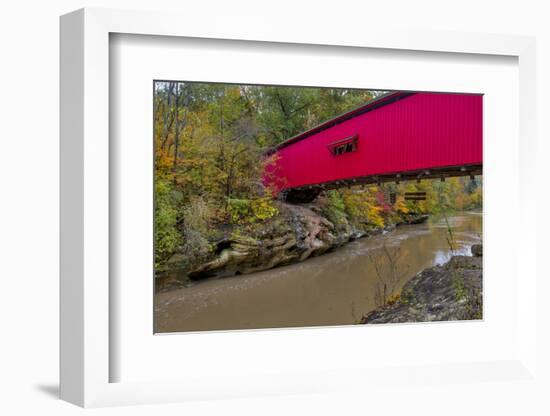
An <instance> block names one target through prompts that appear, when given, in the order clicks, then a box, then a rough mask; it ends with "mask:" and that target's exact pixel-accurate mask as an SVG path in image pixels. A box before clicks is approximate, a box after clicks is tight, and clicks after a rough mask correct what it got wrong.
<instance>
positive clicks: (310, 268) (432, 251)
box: [155, 212, 482, 332]
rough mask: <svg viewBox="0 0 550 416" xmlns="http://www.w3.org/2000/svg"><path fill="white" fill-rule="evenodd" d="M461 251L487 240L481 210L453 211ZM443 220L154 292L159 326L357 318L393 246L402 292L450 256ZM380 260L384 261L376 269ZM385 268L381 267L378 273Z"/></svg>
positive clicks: (368, 306)
mask: <svg viewBox="0 0 550 416" xmlns="http://www.w3.org/2000/svg"><path fill="white" fill-rule="evenodd" d="M448 222H449V225H450V226H451V229H452V232H453V236H454V241H455V254H469V253H470V246H471V245H472V244H475V243H478V242H480V241H481V230H482V215H481V212H462V213H458V214H454V215H451V216H449V217H448ZM447 236H448V227H447V223H446V221H445V219H444V218H430V219H429V220H428V221H427V222H426V223H424V224H418V225H403V226H400V227H398V228H397V229H396V230H394V231H391V232H388V233H385V234H383V235H377V236H374V237H369V238H364V239H360V240H357V241H354V242H351V243H349V244H347V245H345V246H343V247H341V248H339V249H337V250H336V251H334V252H331V253H328V254H325V255H322V256H320V257H315V258H311V259H307V260H306V261H304V262H302V263H297V264H292V265H289V266H284V267H279V268H275V269H271V270H267V271H263V272H258V273H253V274H248V275H241V276H235V277H229V278H224V279H218V280H207V281H203V282H199V283H197V284H195V285H194V286H191V287H183V288H179V289H176V290H172V291H169V292H164V293H158V294H156V295H155V332H182V331H201V330H227V329H250V328H277V327H278V328H280V327H302V326H318V325H345V324H355V323H358V322H359V320H360V319H361V317H362V316H363V315H365V314H366V313H367V312H370V311H371V310H373V309H375V308H376V301H377V296H376V293H377V291H378V292H379V289H380V287H381V284H380V278H379V276H380V274H381V273H382V274H384V273H389V267H388V266H387V264H388V261H387V253H388V250H389V251H390V252H392V253H396V250H397V248H399V254H398V256H396V257H398V259H397V261H396V265H395V267H394V268H393V271H392V273H393V276H395V279H394V280H397V281H396V282H395V284H394V287H395V290H396V291H398V290H399V289H400V287H401V286H402V285H403V284H404V283H405V282H407V281H408V280H409V279H411V278H412V277H413V276H414V275H416V274H417V273H418V272H420V271H421V270H423V269H425V268H427V267H431V266H434V265H436V264H442V263H445V262H446V261H447V260H448V259H449V258H450V256H451V249H450V247H449V243H448V241H447ZM377 265H378V267H377ZM377 268H378V271H377Z"/></svg>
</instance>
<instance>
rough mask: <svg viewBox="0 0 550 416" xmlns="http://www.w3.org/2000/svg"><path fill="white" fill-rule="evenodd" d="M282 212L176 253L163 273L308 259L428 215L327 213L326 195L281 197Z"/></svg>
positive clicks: (216, 272)
mask: <svg viewBox="0 0 550 416" xmlns="http://www.w3.org/2000/svg"><path fill="white" fill-rule="evenodd" d="M277 209H278V212H279V215H277V216H276V217H275V218H273V219H271V220H269V221H265V222H262V223H258V224H254V225H250V226H248V227H235V228H232V229H226V230H223V229H220V230H219V232H218V233H217V234H218V236H217V238H215V239H213V241H211V243H210V244H211V250H209V251H208V252H206V253H204V254H202V255H197V256H189V255H186V254H185V253H184V252H178V253H175V254H174V255H173V256H172V257H171V258H170V259H169V260H168V261H167V262H166V264H165V265H164V267H163V270H162V272H161V273H159V275H158V276H160V277H161V278H162V277H163V276H170V275H175V274H177V275H178V276H179V278H178V279H180V280H182V278H181V276H185V277H186V278H187V279H189V280H200V279H205V278H211V277H227V276H234V275H239V274H246V273H253V272H257V271H262V270H267V269H271V268H274V267H277V266H282V265H287V264H291V263H295V262H300V261H304V260H305V259H307V258H310V257H315V256H319V255H321V254H324V253H326V252H328V251H331V250H335V249H337V248H338V247H340V246H342V245H344V244H346V243H348V242H350V241H354V240H356V239H358V238H363V237H367V236H369V235H375V234H380V233H382V232H384V231H389V230H391V229H393V228H395V227H396V226H398V225H400V224H403V223H409V224H413V223H414V224H418V223H421V222H424V221H426V220H427V218H428V216H427V215H414V214H411V215H396V214H395V213H393V214H392V217H388V218H386V221H385V224H386V225H385V226H384V227H380V226H379V225H376V224H373V223H369V222H368V221H362V222H361V221H351V220H349V219H347V218H333V217H331V216H330V215H327V211H326V210H325V209H324V205H323V199H322V198H318V200H317V201H315V202H314V203H310V204H288V203H283V202H277Z"/></svg>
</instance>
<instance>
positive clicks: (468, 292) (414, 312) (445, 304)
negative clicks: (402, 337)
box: [360, 244, 483, 324]
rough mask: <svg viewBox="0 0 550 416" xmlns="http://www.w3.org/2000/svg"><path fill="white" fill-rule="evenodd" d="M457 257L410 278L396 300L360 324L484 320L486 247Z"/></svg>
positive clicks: (477, 247)
mask: <svg viewBox="0 0 550 416" xmlns="http://www.w3.org/2000/svg"><path fill="white" fill-rule="evenodd" d="M471 253H472V255H471V256H465V255H455V256H452V257H451V259H450V260H449V261H448V262H447V263H445V264H442V265H438V266H434V267H429V268H427V269H424V270H423V271H421V272H420V273H418V274H417V275H416V276H414V277H413V278H412V279H410V280H409V281H408V282H407V283H406V284H405V285H404V286H403V288H402V289H401V291H400V293H399V294H398V296H397V298H396V299H393V300H392V301H391V302H388V303H387V304H386V305H384V306H381V307H379V308H377V309H375V310H373V311H371V312H369V313H368V314H366V315H365V316H363V318H362V319H361V322H360V323H361V324H387V323H405V322H433V321H460V320H479V319H483V247H482V245H481V244H474V245H473V246H472V247H471Z"/></svg>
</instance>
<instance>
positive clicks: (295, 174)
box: [264, 93, 483, 192]
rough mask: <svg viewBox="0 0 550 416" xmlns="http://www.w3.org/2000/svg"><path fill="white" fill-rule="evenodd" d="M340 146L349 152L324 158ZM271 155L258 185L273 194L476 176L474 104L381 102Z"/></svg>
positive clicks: (428, 99) (456, 98) (455, 99)
mask: <svg viewBox="0 0 550 416" xmlns="http://www.w3.org/2000/svg"><path fill="white" fill-rule="evenodd" d="M346 139H349V140H350V141H351V140H356V143H357V144H356V146H357V147H356V149H355V151H351V152H349V153H343V154H340V155H335V154H334V152H333V151H331V150H332V149H333V148H334V147H335V146H337V145H338V144H339V143H345V140H346ZM342 140H343V142H342ZM274 153H276V161H275V162H274V163H272V164H271V165H269V166H268V167H267V170H266V175H265V178H264V182H266V184H268V185H271V186H273V187H274V188H275V189H276V191H277V192H279V191H281V190H284V189H297V188H303V187H307V186H312V185H313V186H319V185H323V184H331V183H332V184H334V183H335V181H338V183H341V182H340V181H344V182H345V181H346V180H347V181H351V180H353V181H354V182H355V180H358V181H361V180H362V179H363V180H364V181H365V182H369V181H370V182H373V181H380V178H385V180H388V178H395V177H399V176H401V175H402V177H403V178H405V177H406V176H407V175H408V174H409V175H410V174H414V175H417V174H418V173H419V172H422V171H427V170H429V171H430V172H426V174H428V173H429V174H430V175H432V176H433V175H435V173H437V172H451V173H452V172H453V169H458V168H460V169H461V170H460V171H459V170H456V172H455V173H456V174H468V171H470V170H471V171H472V172H473V171H474V170H475V171H476V172H475V173H476V174H478V173H480V170H481V166H482V153H483V149H482V96H481V95H478V94H445V93H393V94H389V95H386V96H384V97H382V98H381V99H379V100H375V101H373V102H371V103H369V104H367V105H365V106H363V107H360V108H358V109H355V110H352V111H350V112H348V113H346V114H343V115H342V116H339V117H337V118H335V119H332V120H329V121H328V122H326V123H323V124H321V125H319V126H317V127H315V128H313V129H311V130H309V131H306V132H304V133H301V134H299V135H298V136H295V137H293V138H291V139H289V140H286V141H285V142H283V143H281V144H280V145H279V146H278V147H277V148H275V149H274ZM449 176H453V175H452V174H449ZM372 178H374V179H372ZM370 179H372V180H370Z"/></svg>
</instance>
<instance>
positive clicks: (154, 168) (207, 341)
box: [61, 9, 537, 406]
mask: <svg viewBox="0 0 550 416" xmlns="http://www.w3.org/2000/svg"><path fill="white" fill-rule="evenodd" d="M180 22H181V19H180V18H179V17H178V16H177V15H174V14H170V13H145V12H125V11H113V10H96V9H92V10H89V9H85V10H80V11H77V12H74V13H72V14H69V15H66V16H63V17H62V19H61V80H62V88H61V101H62V106H61V113H62V120H61V191H62V192H61V207H62V208H61V209H62V212H61V245H62V246H61V249H62V260H61V395H62V398H64V399H65V400H68V401H70V402H73V403H76V404H79V405H82V406H104V405H112V404H137V403H155V402H164V401H185V400H193V399H208V398H230V397H254V396H261V395H266V394H267V395H271V394H297V393H323V392H332V391H353V390H354V389H363V388H368V389H369V391H378V390H380V391H382V390H383V389H384V387H383V386H384V385H387V384H388V383H392V380H395V378H399V380H400V383H401V384H402V386H401V387H400V388H402V389H406V388H407V386H410V385H412V384H414V385H418V384H419V383H420V384H422V383H433V382H437V383H446V382H450V380H455V381H456V380H462V381H463V382H464V383H470V384H471V385H474V386H476V385H479V384H480V383H481V382H482V381H484V382H495V383H496V382H499V381H502V380H508V381H512V382H513V381H518V382H520V381H525V380H530V382H532V383H536V382H537V380H536V378H534V376H533V374H534V370H535V368H536V363H535V361H534V357H535V354H534V350H535V348H536V323H535V322H536V321H535V319H534V317H535V315H536V303H535V302H533V300H532V299H531V296H530V295H529V294H530V293H533V291H534V286H535V283H536V273H535V272H534V271H533V267H534V266H533V263H532V262H531V261H530V259H531V256H532V252H531V251H530V250H529V245H528V244H526V243H525V242H526V241H530V240H532V235H531V233H532V231H531V230H533V229H534V227H533V223H532V222H533V221H534V219H533V218H532V217H530V216H528V215H520V213H521V212H523V210H525V209H526V206H527V205H526V204H528V203H529V195H530V190H531V189H530V186H531V185H530V184H529V181H528V178H529V175H531V174H532V173H533V169H534V155H533V154H532V153H531V152H530V151H529V144H530V143H531V142H532V141H533V140H534V130H533V123H532V117H534V116H533V115H534V114H535V112H534V111H533V110H534V107H535V102H534V89H535V84H534V77H532V73H533V71H534V46H533V45H534V41H533V39H531V38H522V37H514V36H504V35H503V36H492V35H481V34H452V33H441V34H438V36H433V34H429V36H428V34H426V33H423V32H407V33H406V34H405V33H404V32H399V30H397V29H396V30H393V29H392V30H391V31H388V30H378V29H375V28H372V29H368V30H367V31H366V32H365V31H362V32H360V33H359V32H357V31H356V30H355V29H353V28H347V29H346V30H343V31H342V32H340V33H339V34H338V35H331V36H330V38H327V37H326V34H325V32H323V31H322V30H319V29H317V30H312V31H309V32H307V33H305V32H304V31H301V30H299V28H295V29H291V30H289V31H285V33H281V32H280V31H279V30H278V29H277V28H276V27H274V26H271V25H265V26H263V27H262V29H261V30H260V29H258V28H255V29H251V31H250V32H249V33H248V34H247V35H246V36H243V35H235V34H233V32H231V30H230V27H229V26H224V25H223V24H222V25H219V26H216V27H215V28H213V27H211V28H209V29H205V27H204V26H203V25H200V24H199V22H196V23H193V22H191V23H190V24H189V25H184V26H182V25H181V24H180ZM518 103H519V105H518ZM518 149H520V151H519V152H518ZM502 183H507V184H509V185H510V186H508V187H506V188H505V187H503V186H501V184H502ZM502 206H506V210H507V215H511V213H512V215H516V214H517V218H521V219H520V220H519V221H522V226H521V227H517V228H511V229H510V230H508V231H507V234H508V236H509V238H508V239H507V241H509V240H510V239H511V240H513V241H518V246H517V247H514V248H513V249H511V248H510V246H509V244H508V243H507V241H504V240H503V239H502V238H501V233H502V220H503V215H504V214H503V213H502V211H501V210H499V207H502ZM503 253H505V257H506V261H505V262H504V261H501V260H502V258H503ZM520 268H521V270H523V271H526V272H525V273H522V276H521V279H520V278H519V270H520ZM529 271H530V272H529ZM413 323H414V325H413ZM404 346H406V348H404ZM358 357H361V359H358Z"/></svg>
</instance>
